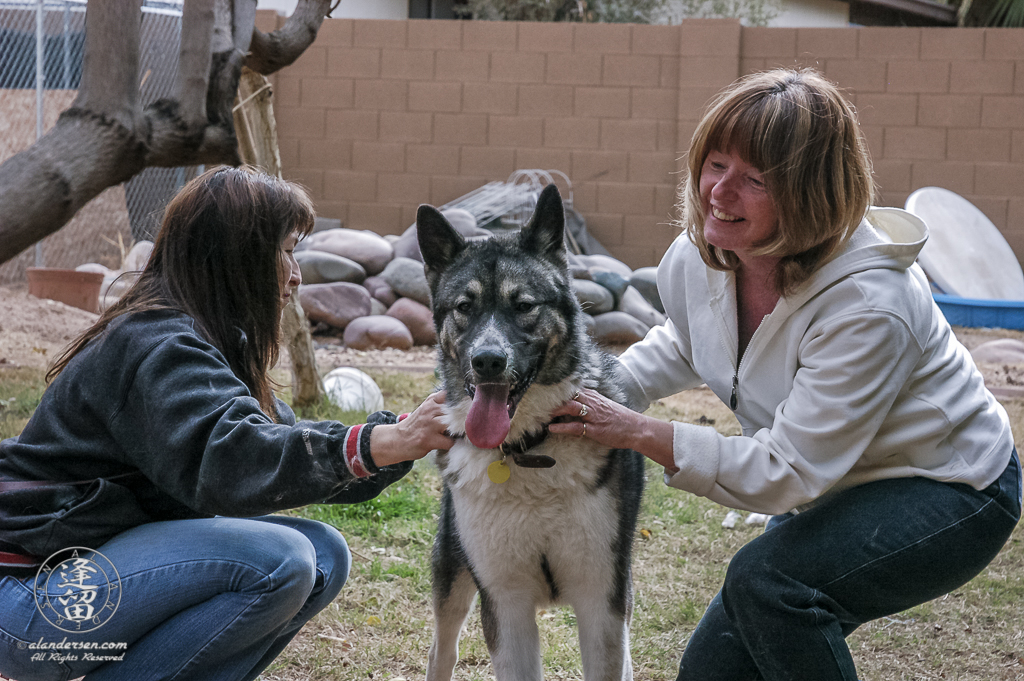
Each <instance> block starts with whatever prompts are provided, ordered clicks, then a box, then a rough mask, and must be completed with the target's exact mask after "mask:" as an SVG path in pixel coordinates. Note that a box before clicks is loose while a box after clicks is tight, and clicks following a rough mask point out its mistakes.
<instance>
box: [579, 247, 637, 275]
mask: <svg viewBox="0 0 1024 681" xmlns="http://www.w3.org/2000/svg"><path fill="white" fill-rule="evenodd" d="M577 257H578V258H579V259H580V261H581V262H582V263H583V264H584V265H586V266H587V267H588V268H589V269H590V271H591V272H594V270H598V269H601V270H610V271H612V272H615V273H616V274H618V275H620V276H621V277H622V278H623V279H629V278H630V277H631V276H632V275H633V270H632V268H631V267H630V266H629V265H627V264H626V263H624V262H622V261H621V260H616V259H615V258H613V257H611V256H610V255H601V254H600V253H595V254H593V255H580V256H577Z"/></svg>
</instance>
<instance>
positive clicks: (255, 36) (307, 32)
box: [245, 0, 332, 76]
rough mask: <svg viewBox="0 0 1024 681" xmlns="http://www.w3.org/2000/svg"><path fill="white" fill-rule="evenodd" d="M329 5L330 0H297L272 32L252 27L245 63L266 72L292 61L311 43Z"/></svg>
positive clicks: (255, 69) (256, 70) (327, 11)
mask: <svg viewBox="0 0 1024 681" xmlns="http://www.w3.org/2000/svg"><path fill="white" fill-rule="evenodd" d="M331 9H332V7H331V0H299V4H298V5H297V6H296V7H295V11H294V12H292V15H291V16H290V17H288V21H287V22H286V23H285V25H284V26H282V27H281V28H279V29H277V30H276V31H273V32H272V33H263V32H262V31H259V30H256V29H254V30H253V33H252V43H251V45H250V47H249V58H248V59H247V60H246V62H245V65H246V66H247V67H249V68H250V69H252V70H253V71H255V72H256V73H262V74H263V75H265V76H266V75H269V74H271V73H274V72H275V71H278V70H280V69H283V68H284V67H285V66H288V65H289V64H291V63H293V62H294V61H295V60H296V59H298V58H299V55H301V54H302V53H303V52H304V51H305V50H306V48H307V47H309V46H310V45H311V44H312V42H313V39H314V38H316V34H317V32H318V31H319V30H320V26H321V25H322V24H323V22H324V18H325V17H326V16H327V15H328V14H329V13H330V11H331Z"/></svg>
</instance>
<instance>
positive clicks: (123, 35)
mask: <svg viewBox="0 0 1024 681" xmlns="http://www.w3.org/2000/svg"><path fill="white" fill-rule="evenodd" d="M141 8H142V0H105V1H104V2H90V3H89V4H88V5H87V6H86V9H85V52H84V56H83V63H82V83H81V85H80V86H79V88H78V95H77V96H76V97H75V101H74V102H73V103H72V104H71V106H72V107H74V108H79V109H87V110H89V111H94V112H96V113H99V114H102V115H103V116H106V117H108V118H110V119H113V120H116V121H117V122H118V123H120V124H121V125H123V126H124V127H126V128H128V129H132V128H134V127H135V124H136V117H137V116H138V114H139V110H138V107H139V32H140V26H141V23H142V11H141ZM111 28H113V29H114V30H116V35H115V34H114V31H113V30H111Z"/></svg>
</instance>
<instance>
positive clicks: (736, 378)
mask: <svg viewBox="0 0 1024 681" xmlns="http://www.w3.org/2000/svg"><path fill="white" fill-rule="evenodd" d="M771 316H772V313H771V312H769V313H768V314H766V315H765V316H764V317H761V323H760V324H758V325H757V328H756V329H754V333H752V334H750V340H749V341H748V342H747V350H749V349H750V346H751V344H752V343H753V342H754V338H755V337H756V336H757V332H758V331H760V330H761V327H762V326H764V323H765V322H766V321H767V320H768V318H769V317H771ZM738 345H739V343H738V342H737V347H738ZM746 357H747V353H746V352H744V353H743V358H741V359H740V361H739V362H737V363H736V373H735V374H733V376H732V395H731V396H730V397H729V408H730V409H732V410H733V411H736V404H737V403H738V402H739V397H738V395H739V389H740V368H741V367H742V366H743V360H744V359H746Z"/></svg>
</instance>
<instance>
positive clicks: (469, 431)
mask: <svg viewBox="0 0 1024 681" xmlns="http://www.w3.org/2000/svg"><path fill="white" fill-rule="evenodd" d="M509 428H510V425H509V417H508V386H507V385H504V384H501V383H482V384H480V385H478V386H477V387H476V394H475V395H474V396H473V405H472V406H471V407H470V408H469V415H468V416H467V417H466V437H468V438H469V441H470V442H472V443H473V444H474V445H475V446H477V447H479V448H480V449H494V448H495V447H497V446H498V445H500V444H501V443H502V442H504V441H505V438H506V437H507V436H508V431H509Z"/></svg>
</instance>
